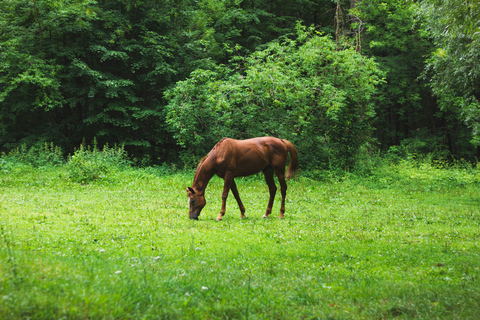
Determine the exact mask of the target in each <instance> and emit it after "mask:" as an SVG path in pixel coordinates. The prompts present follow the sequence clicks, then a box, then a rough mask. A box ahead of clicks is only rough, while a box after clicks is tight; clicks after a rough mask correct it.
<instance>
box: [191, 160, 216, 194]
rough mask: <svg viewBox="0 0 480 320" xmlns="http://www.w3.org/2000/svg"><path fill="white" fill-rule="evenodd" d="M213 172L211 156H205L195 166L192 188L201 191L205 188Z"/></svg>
mask: <svg viewBox="0 0 480 320" xmlns="http://www.w3.org/2000/svg"><path fill="white" fill-rule="evenodd" d="M215 173H216V172H215V166H214V161H213V158H212V157H206V158H205V159H204V160H203V161H202V162H201V163H200V164H199V165H198V167H197V171H196V172H195V177H194V179H193V185H192V188H193V189H195V190H196V191H198V192H200V193H203V192H204V191H205V189H206V188H207V185H208V182H209V181H210V179H212V177H213V176H214V175H215Z"/></svg>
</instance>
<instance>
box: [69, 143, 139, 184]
mask: <svg viewBox="0 0 480 320" xmlns="http://www.w3.org/2000/svg"><path fill="white" fill-rule="evenodd" d="M129 165H130V161H129V159H128V155H127V152H126V151H125V149H124V148H123V146H122V147H118V146H115V147H114V148H110V147H109V146H108V144H107V145H105V146H104V147H103V150H101V151H100V150H99V149H98V148H97V145H96V141H95V143H94V147H93V148H91V147H90V146H88V147H85V146H84V144H82V145H80V148H79V149H78V150H76V151H75V153H74V154H73V156H71V157H70V159H69V161H68V163H67V170H68V173H69V177H70V179H71V180H72V181H74V182H78V183H82V184H86V183H90V182H93V181H95V180H100V179H104V178H106V177H107V174H108V173H110V172H113V171H115V170H116V169H119V168H122V167H126V166H129Z"/></svg>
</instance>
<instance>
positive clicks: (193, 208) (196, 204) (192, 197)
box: [186, 187, 207, 220]
mask: <svg viewBox="0 0 480 320" xmlns="http://www.w3.org/2000/svg"><path fill="white" fill-rule="evenodd" d="M186 190H187V196H188V216H189V217H190V219H194V220H198V216H199V215H200V212H201V211H202V209H203V207H205V205H206V204H207V201H206V200H205V196H204V194H203V193H199V192H195V190H194V189H193V188H190V187H188V188H187V189H186Z"/></svg>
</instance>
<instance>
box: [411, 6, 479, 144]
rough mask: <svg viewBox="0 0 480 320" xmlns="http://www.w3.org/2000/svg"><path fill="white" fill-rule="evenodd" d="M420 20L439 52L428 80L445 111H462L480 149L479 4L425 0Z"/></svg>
mask: <svg viewBox="0 0 480 320" xmlns="http://www.w3.org/2000/svg"><path fill="white" fill-rule="evenodd" d="M420 16H421V18H422V21H423V23H424V27H425V29H426V30H427V31H428V33H429V35H430V36H431V37H432V38H433V41H434V42H435V44H436V46H437V50H436V51H435V52H433V53H432V55H431V57H430V59H429V60H427V66H426V68H425V78H427V79H428V80H429V83H430V86H431V88H432V90H433V92H434V93H435V95H436V96H437V97H438V99H439V102H440V106H441V107H442V108H443V109H444V110H455V111H457V110H460V112H459V118H460V119H461V120H462V121H465V122H466V123H467V124H468V125H469V127H470V128H471V129H472V143H473V144H475V145H477V146H479V145H480V89H479V88H480V64H479V63H478V61H479V60H480V4H479V3H478V1H471V0H464V1H460V2H459V1H451V0H442V1H439V0H425V1H423V2H422V6H421V11H420Z"/></svg>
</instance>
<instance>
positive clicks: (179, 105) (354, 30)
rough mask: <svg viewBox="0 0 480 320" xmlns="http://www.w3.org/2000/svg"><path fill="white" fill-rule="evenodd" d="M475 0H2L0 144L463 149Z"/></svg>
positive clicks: (147, 156) (467, 136)
mask: <svg viewBox="0 0 480 320" xmlns="http://www.w3.org/2000/svg"><path fill="white" fill-rule="evenodd" d="M479 61H480V4H479V2H478V1H476V0H461V1H458V0H423V1H410V0H316V1H311V0H278V1H268V0H248V1H242V0H180V1H178V0H176V1H174V0H4V1H1V2H0V152H5V153H8V152H9V151H10V150H12V149H14V148H16V147H18V146H19V145H26V146H27V147H41V146H42V145H44V144H45V143H46V142H48V143H53V144H54V145H56V146H58V147H60V148H61V149H62V150H64V152H65V153H71V152H73V150H75V148H78V147H79V145H80V144H82V143H86V144H91V143H93V141H94V139H95V140H96V141H97V143H98V144H100V145H103V144H107V143H108V144H109V145H114V144H117V145H124V147H125V149H126V150H127V151H128V152H129V154H130V155H132V157H135V158H136V159H137V161H138V163H140V164H156V163H163V162H177V163H181V164H182V165H188V166H191V165H194V164H195V163H196V161H198V157H201V156H203V155H204V154H205V153H206V152H208V150H209V149H210V148H211V147H212V146H213V145H214V144H215V142H216V141H218V140H219V139H221V138H222V137H226V136H228V137H232V138H239V139H244V138H249V137H254V136H261V135H273V136H278V137H282V138H286V139H289V140H290V141H292V142H293V143H294V144H295V145H296V146H297V148H298V151H299V154H300V159H301V165H302V166H303V167H304V168H322V167H332V166H336V167H341V168H348V167H352V166H354V164H355V162H356V160H357V159H358V158H359V157H365V156H368V155H371V154H378V153H385V154H387V153H389V154H398V155H401V154H405V153H409V154H412V155H416V154H431V155H433V156H434V157H436V158H442V159H446V160H448V159H458V158H465V159H467V160H474V159H475V158H476V157H478V156H479V153H480V148H479V147H478V146H479V145H480V62H479Z"/></svg>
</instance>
